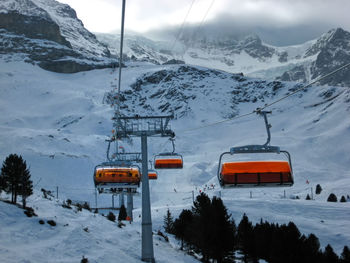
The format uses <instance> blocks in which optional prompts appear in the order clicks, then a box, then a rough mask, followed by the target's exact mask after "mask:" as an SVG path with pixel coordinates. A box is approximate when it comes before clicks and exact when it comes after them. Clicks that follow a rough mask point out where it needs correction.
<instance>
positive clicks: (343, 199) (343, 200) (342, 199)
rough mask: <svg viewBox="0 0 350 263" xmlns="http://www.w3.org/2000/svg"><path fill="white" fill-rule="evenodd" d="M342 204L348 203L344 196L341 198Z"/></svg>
mask: <svg viewBox="0 0 350 263" xmlns="http://www.w3.org/2000/svg"><path fill="white" fill-rule="evenodd" d="M340 202H342V203H345V202H346V199H345V196H343V195H342V196H341V198H340Z"/></svg>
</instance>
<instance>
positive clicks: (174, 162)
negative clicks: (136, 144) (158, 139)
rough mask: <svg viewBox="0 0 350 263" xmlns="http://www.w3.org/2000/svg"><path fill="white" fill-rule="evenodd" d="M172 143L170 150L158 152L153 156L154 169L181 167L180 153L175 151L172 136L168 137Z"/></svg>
mask: <svg viewBox="0 0 350 263" xmlns="http://www.w3.org/2000/svg"><path fill="white" fill-rule="evenodd" d="M169 140H170V141H171V142H172V145H173V151H172V152H165V153H160V154H158V155H156V156H155V157H154V168H155V169H182V168H183V158H182V155H181V154H178V153H175V143H174V140H175V139H174V138H170V139H169Z"/></svg>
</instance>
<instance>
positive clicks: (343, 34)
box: [279, 28, 350, 86]
mask: <svg viewBox="0 0 350 263" xmlns="http://www.w3.org/2000/svg"><path fill="white" fill-rule="evenodd" d="M310 56H316V60H314V61H313V62H312V63H311V64H310V66H309V67H306V66H302V65H301V66H300V65H299V66H296V67H294V68H293V69H291V70H289V71H287V72H285V73H284V74H283V75H282V76H281V77H280V78H279V79H280V80H286V81H303V82H305V81H312V80H316V79H317V78H320V77H322V76H325V75H326V74H328V73H330V72H332V71H334V70H336V69H338V68H339V67H341V66H343V65H346V64H348V63H350V33H349V32H347V31H345V30H343V29H341V28H337V29H333V30H330V31H329V32H328V33H326V34H323V35H322V36H321V37H320V38H319V39H318V40H317V41H316V43H315V44H314V45H312V46H311V47H310V48H309V49H308V50H306V52H305V57H310ZM308 71H309V72H310V73H309V78H307V77H306V76H307V72H308ZM319 84H328V85H340V86H350V67H348V68H346V69H344V70H342V71H340V72H338V73H336V74H335V75H332V76H330V77H327V78H325V79H323V80H322V81H321V82H320V83H319Z"/></svg>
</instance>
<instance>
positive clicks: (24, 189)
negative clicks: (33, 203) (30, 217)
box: [20, 169, 33, 208]
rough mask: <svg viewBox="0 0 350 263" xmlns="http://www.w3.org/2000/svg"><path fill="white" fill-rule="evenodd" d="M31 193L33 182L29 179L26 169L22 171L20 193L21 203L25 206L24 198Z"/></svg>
mask: <svg viewBox="0 0 350 263" xmlns="http://www.w3.org/2000/svg"><path fill="white" fill-rule="evenodd" d="M32 194H33V182H32V181H31V180H30V173H29V170H28V169H25V171H24V172H23V173H22V178H21V187H20V195H22V205H23V208H26V200H27V197H28V196H31V195H32Z"/></svg>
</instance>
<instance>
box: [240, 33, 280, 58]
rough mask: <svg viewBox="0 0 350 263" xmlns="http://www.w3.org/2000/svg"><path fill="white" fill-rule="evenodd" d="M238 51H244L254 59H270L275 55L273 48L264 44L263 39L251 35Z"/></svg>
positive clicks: (242, 42) (241, 43)
mask: <svg viewBox="0 0 350 263" xmlns="http://www.w3.org/2000/svg"><path fill="white" fill-rule="evenodd" d="M238 50H244V51H245V52H247V53H248V54H249V55H250V56H251V57H253V58H260V59H265V58H270V57H272V55H273V54H274V53H275V50H274V49H273V48H270V47H267V46H265V45H263V44H262V42H261V39H260V38H259V37H258V36H257V35H250V36H248V37H246V38H245V39H244V40H243V41H241V42H240V43H239V45H238Z"/></svg>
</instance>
